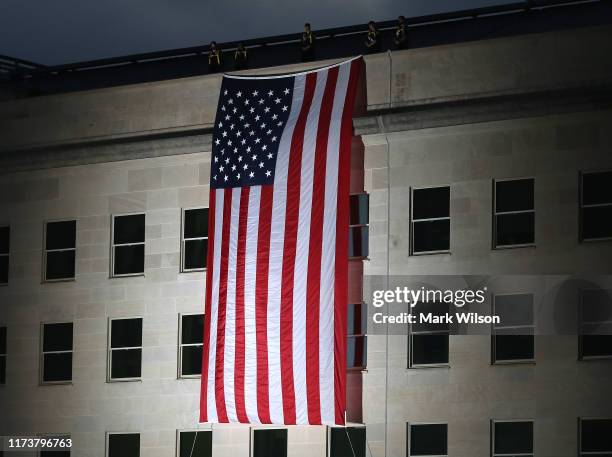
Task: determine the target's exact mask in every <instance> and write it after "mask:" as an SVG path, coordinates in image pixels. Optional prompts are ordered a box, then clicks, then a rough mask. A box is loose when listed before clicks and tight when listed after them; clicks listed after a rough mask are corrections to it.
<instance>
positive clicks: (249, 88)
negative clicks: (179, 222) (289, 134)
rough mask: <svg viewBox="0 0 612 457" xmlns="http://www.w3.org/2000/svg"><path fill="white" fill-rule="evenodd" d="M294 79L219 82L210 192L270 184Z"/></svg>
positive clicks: (289, 109) (225, 80)
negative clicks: (212, 189) (219, 95)
mask: <svg viewBox="0 0 612 457" xmlns="http://www.w3.org/2000/svg"><path fill="white" fill-rule="evenodd" d="M293 79H294V78H271V79H256V80H243V79H230V78H224V79H223V85H222V87H221V97H220V99H219V105H218V108H217V116H216V124H215V128H214V133H213V148H212V153H213V157H212V165H211V185H212V187H213V188H227V187H241V186H253V185H264V184H270V183H271V182H272V181H273V180H274V169H275V166H276V156H277V153H278V145H279V143H280V139H281V136H282V133H283V129H284V127H285V124H286V122H287V118H288V117H289V112H290V111H291V99H292V95H293V93H292V92H293Z"/></svg>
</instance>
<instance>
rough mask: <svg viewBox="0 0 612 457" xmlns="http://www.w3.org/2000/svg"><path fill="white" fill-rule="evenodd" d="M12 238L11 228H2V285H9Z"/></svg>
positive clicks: (0, 256) (0, 257)
mask: <svg viewBox="0 0 612 457" xmlns="http://www.w3.org/2000/svg"><path fill="white" fill-rule="evenodd" d="M10 238H11V229H10V227H8V226H5V227H0V284H8V278H9V245H10Z"/></svg>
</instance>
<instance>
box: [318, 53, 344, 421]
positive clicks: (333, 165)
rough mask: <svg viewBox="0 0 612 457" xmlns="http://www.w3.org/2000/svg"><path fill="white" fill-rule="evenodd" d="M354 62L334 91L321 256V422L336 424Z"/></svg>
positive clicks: (341, 71) (341, 70)
mask: <svg viewBox="0 0 612 457" xmlns="http://www.w3.org/2000/svg"><path fill="white" fill-rule="evenodd" d="M350 69H351V65H350V64H349V65H341V66H340V69H339V72H338V81H337V83H336V91H335V94H334V106H333V108H332V116H331V125H330V128H329V140H328V143H327V165H326V171H325V208H324V210H323V245H322V248H321V250H322V252H323V253H324V255H323V256H322V259H321V294H320V299H319V303H320V304H319V306H320V308H319V310H320V311H319V316H321V318H320V320H319V384H320V389H321V421H322V423H323V424H328V425H333V424H334V423H335V402H334V319H333V316H334V283H335V272H336V256H335V253H336V208H337V205H338V154H339V149H340V128H341V124H342V112H343V110H344V98H345V95H346V90H347V87H348V80H349V73H350ZM329 317H331V319H330V318H329Z"/></svg>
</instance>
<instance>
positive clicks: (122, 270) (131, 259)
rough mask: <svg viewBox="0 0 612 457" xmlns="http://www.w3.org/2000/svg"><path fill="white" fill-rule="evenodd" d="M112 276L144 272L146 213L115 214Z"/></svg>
mask: <svg viewBox="0 0 612 457" xmlns="http://www.w3.org/2000/svg"><path fill="white" fill-rule="evenodd" d="M112 246H113V248H112V252H111V257H112V259H111V276H130V275H140V274H143V273H144V254H145V215H144V214H130V215H124V216H113V230H112Z"/></svg>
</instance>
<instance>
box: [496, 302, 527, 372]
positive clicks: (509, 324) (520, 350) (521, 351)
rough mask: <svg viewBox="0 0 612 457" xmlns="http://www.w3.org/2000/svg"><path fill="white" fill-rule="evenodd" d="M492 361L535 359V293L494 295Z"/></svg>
mask: <svg viewBox="0 0 612 457" xmlns="http://www.w3.org/2000/svg"><path fill="white" fill-rule="evenodd" d="M493 315H494V316H495V315H497V316H499V318H500V321H501V322H500V323H499V324H493V335H492V338H491V341H492V348H493V350H492V356H493V357H492V360H493V363H503V362H525V361H532V360H533V359H534V336H533V335H534V322H533V295H531V294H514V295H496V296H494V297H493Z"/></svg>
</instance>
